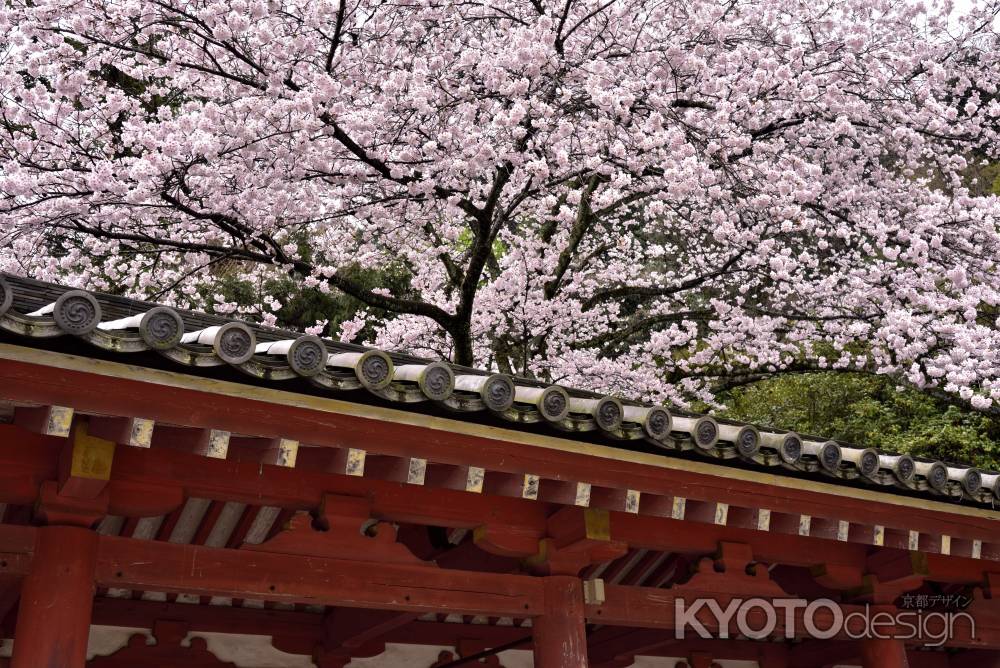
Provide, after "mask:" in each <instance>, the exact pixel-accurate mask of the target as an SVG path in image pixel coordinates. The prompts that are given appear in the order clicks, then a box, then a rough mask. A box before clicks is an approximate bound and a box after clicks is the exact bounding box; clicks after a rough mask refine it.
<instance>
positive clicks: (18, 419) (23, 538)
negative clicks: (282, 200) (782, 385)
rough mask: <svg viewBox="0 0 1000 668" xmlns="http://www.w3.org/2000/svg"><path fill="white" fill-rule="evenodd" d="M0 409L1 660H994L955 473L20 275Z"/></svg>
mask: <svg viewBox="0 0 1000 668" xmlns="http://www.w3.org/2000/svg"><path fill="white" fill-rule="evenodd" d="M0 422H2V424H0V639H3V641H2V643H3V644H2V645H0V666H2V667H3V668H7V667H8V666H10V667H11V668H56V667H58V668H84V666H92V667H93V668H121V667H125V666H129V667H131V666H154V667H156V666H184V667H186V668H201V667H206V668H207V667H212V666H241V667H243V668H268V667H272V666H287V667H289V668H297V667H305V666H317V667H318V668H340V667H342V666H348V665H351V666H394V665H399V666H407V667H409V666H414V667H415V668H430V666H438V667H444V666H457V665H492V666H507V668H515V667H520V666H525V667H526V666H531V665H534V666H537V667H539V668H580V667H583V666H588V665H589V666H593V667H595V668H605V667H607V668H611V667H622V668H624V667H625V666H631V665H636V666H648V667H653V666H665V667H670V668H673V667H674V666H684V665H686V666H689V667H690V668H711V667H713V666H717V667H721V668H751V667H756V666H759V667H760V668H820V667H832V666H863V667H864V668H901V667H903V666H910V667H911V668H947V667H951V668H954V667H963V668H964V667H966V666H968V667H973V668H976V667H984V668H990V667H993V666H1000V529H998V524H997V519H998V517H1000V515H998V513H997V511H996V510H994V505H995V504H996V503H997V500H998V499H1000V476H997V475H996V474H995V473H989V472H984V471H978V470H976V469H974V468H972V467H968V466H961V465H955V464H951V463H944V462H934V461H921V460H917V459H913V458H911V457H908V456H905V455H896V454H887V453H880V452H876V451H875V450H871V449H866V448H864V447H855V446H852V445H848V444H842V443H836V442H833V441H829V440H826V439H824V438H816V437H811V436H807V435H799V434H794V433H791V432H786V431H779V430H772V429H764V428H758V427H755V426H752V425H746V424H736V423H729V422H725V421H722V420H716V419H713V418H711V417H706V416H700V415H691V414H687V413H684V412H681V411H676V410H669V409H667V408H663V407H657V406H650V405H647V404H643V403H642V402H638V401H629V400H628V398H627V397H622V398H614V397H607V396H600V395H595V394H592V393H588V392H582V391H576V390H573V389H567V388H563V387H559V386H557V385H547V384H544V383H540V382H537V381H535V380H530V379H524V378H511V377H508V376H505V375H502V374H494V373H487V372H484V371H480V370H476V369H468V368H463V367H457V366H454V365H450V364H447V363H444V362H441V361H434V360H426V359H419V358H415V357H412V356H409V355H406V354H397V353H393V352H385V351H380V350H374V349H369V348H365V347H361V346H356V345H350V344H343V343H338V342H335V341H331V340H326V339H320V338H318V337H315V336H304V335H302V334H301V333H296V332H288V331H282V330H275V329H268V328H265V327H260V326H256V325H250V324H246V323H242V322H239V321H236V320H230V319H226V318H222V317H217V316H212V315H207V314H203V313H193V312H184V311H178V310H175V309H172V308H168V307H165V306H161V305H157V304H150V303H144V302H138V301H132V300H128V299H123V298H120V297H116V296H110V295H103V294H96V293H90V292H84V291H80V290H72V289H69V288H65V287H60V286H56V285H50V284H46V283H41V282H38V281H34V280H29V279H25V278H19V277H14V276H4V277H2V278H0ZM994 587H996V588H997V589H996V590H995V589H994ZM719 611H721V612H722V613H723V614H721V615H720V614H719ZM727 612H728V613H731V614H728V615H727V614H725V613H727ZM907 615H908V616H907ZM873 619H874V620H876V621H875V631H876V632H875V633H872V628H871V626H870V622H871V621H872V620H873ZM903 620H911V621H913V620H919V622H920V623H919V624H916V627H915V631H914V632H912V633H910V632H909V631H908V627H907V625H906V624H907V622H905V621H903ZM924 622H926V623H924ZM945 627H947V628H945ZM943 630H944V631H946V632H942V631H943Z"/></svg>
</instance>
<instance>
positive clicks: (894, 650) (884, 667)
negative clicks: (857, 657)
mask: <svg viewBox="0 0 1000 668" xmlns="http://www.w3.org/2000/svg"><path fill="white" fill-rule="evenodd" d="M861 663H862V665H863V666H864V668H910V663H909V662H908V661H907V659H906V646H905V645H904V644H903V641H902V640H893V639H892V638H866V639H865V640H862V641H861Z"/></svg>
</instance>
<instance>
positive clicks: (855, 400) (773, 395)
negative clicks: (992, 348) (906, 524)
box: [722, 372, 1000, 470]
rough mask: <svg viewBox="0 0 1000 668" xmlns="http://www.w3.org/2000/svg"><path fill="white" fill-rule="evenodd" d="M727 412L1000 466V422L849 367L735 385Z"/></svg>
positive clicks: (882, 445)
mask: <svg viewBox="0 0 1000 668" xmlns="http://www.w3.org/2000/svg"><path fill="white" fill-rule="evenodd" d="M725 399H726V410H725V411H724V412H723V413H722V416H724V417H728V418H732V419H737V420H745V421H747V422H754V423H757V424H761V425H768V426H774V427H782V428H785V429H792V430H794V431H797V432H799V433H801V434H813V435H818V436H822V437H825V438H833V439H836V440H839V441H843V442H846V443H852V444H855V445H859V446H865V447H873V448H877V449H879V450H883V451H886V452H907V453H910V454H912V455H915V456H922V457H930V458H934V459H941V460H944V461H947V462H962V463H968V464H973V465H976V466H980V467H982V468H985V469H994V470H995V469H997V468H1000V422H998V421H996V420H994V419H991V418H989V417H987V416H984V415H981V414H978V413H973V412H969V411H963V410H962V409H960V408H958V407H956V406H953V405H949V404H947V403H944V402H942V401H939V400H936V399H934V398H932V397H930V396H928V395H926V394H924V393H922V392H919V391H917V390H914V389H908V388H899V387H898V386H897V385H896V384H895V383H894V382H893V381H892V380H891V379H889V378H885V377H881V376H867V375H860V374H848V373H834V372H828V373H813V374H800V375H790V376H783V377H779V378H772V379H769V380H765V381H761V382H759V383H756V384H753V385H749V386H746V387H742V388H738V389H736V390H733V391H731V392H730V393H729V394H728V396H727V397H726V398H725Z"/></svg>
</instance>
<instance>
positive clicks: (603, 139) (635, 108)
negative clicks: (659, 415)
mask: <svg viewBox="0 0 1000 668" xmlns="http://www.w3.org/2000/svg"><path fill="white" fill-rule="evenodd" d="M949 13H950V6H949V5H947V4H943V5H930V6H924V5H923V4H921V3H912V2H895V1H889V0H874V1H873V0H818V1H814V2H801V1H792V2H788V1H786V0H684V1H683V2H680V1H677V0H662V1H658V0H641V1H639V0H618V1H615V0H610V1H608V0H604V1H600V0H598V1H594V0H558V2H557V1H556V0H532V1H529V2H518V1H513V0H496V1H495V2H492V3H481V2H456V3H445V2H437V1H435V0H422V1H406V0H399V1H398V2H385V1H383V0H378V1H375V0H360V1H348V0H344V2H343V3H340V2H336V1H332V0H197V1H194V0H192V1H186V2H185V1H181V0H31V1H30V2H27V1H24V0H9V1H8V2H6V3H3V5H2V6H0V33H2V34H3V35H4V36H5V40H3V43H2V44H0V226H2V227H0V235H2V236H0V240H2V242H3V249H2V250H0V269H3V270H5V271H12V272H17V273H24V274H28V275H32V276H36V277H41V278H48V279H55V280H59V281H62V282H72V283H75V284H78V285H81V286H86V287H91V288H96V289H105V290H114V291H119V292H125V293H129V294H132V295H137V296H154V297H156V298H158V299H160V300H162V301H168V302H171V303H175V304H178V305H181V306H193V307H198V308H208V309H212V310H214V311H215V312H220V313H231V314H233V317H248V318H251V317H252V318H259V319H261V320H262V321H263V322H265V323H268V324H274V323H276V322H279V318H280V317H281V309H282V308H283V306H284V305H283V304H282V303H281V302H280V301H279V300H277V299H275V298H274V296H273V295H263V296H262V297H261V298H259V299H255V300H253V303H242V302H238V301H235V300H232V299H229V298H227V297H226V296H225V295H224V294H223V293H222V292H220V291H219V290H218V289H217V286H218V284H219V282H220V281H221V280H223V279H233V277H235V278H236V279H238V280H240V281H245V282H249V283H252V284H253V283H257V284H263V282H265V281H267V280H271V279H275V278H281V279H283V280H291V281H293V282H294V284H295V285H296V286H297V290H300V291H306V292H308V291H319V292H322V293H330V294H344V295H349V296H350V297H351V298H353V299H355V300H357V301H358V302H360V303H361V304H363V305H365V307H364V308H362V309H361V310H359V311H358V312H357V313H356V314H355V316H354V317H353V318H349V319H347V320H345V321H343V322H339V323H332V324H328V323H323V322H320V323H318V324H317V326H316V330H317V331H318V330H320V329H322V328H323V326H324V325H326V327H327V333H328V334H330V335H332V336H334V337H341V338H343V339H353V338H354V337H356V336H357V335H358V333H359V331H361V327H362V325H364V324H365V323H366V322H368V323H370V322H372V321H373V319H375V318H377V328H376V330H375V333H374V334H373V335H372V340H371V341H369V343H372V344H374V345H378V346H382V347H385V348H390V349H407V350H411V351H414V352H418V353H429V354H434V355H445V356H448V357H450V358H451V359H452V360H453V361H454V362H456V363H459V364H477V365H485V366H488V367H491V368H498V369H500V370H502V371H506V372H510V373H517V374H529V375H534V376H537V377H541V378H545V379H547V380H549V381H552V382H560V383H565V384H568V385H575V386H583V387H589V388H593V389H596V390H601V391H606V392H613V393H620V394H624V395H629V396H641V397H644V398H648V399H651V400H657V401H670V402H677V403H682V404H683V403H685V402H688V401H690V400H692V399H694V398H697V399H701V400H707V401H711V400H712V399H713V397H714V396H715V393H717V392H718V391H719V390H722V389H726V388H728V387H733V386H735V385H739V384H743V383H749V382H753V381H755V380H757V379H760V378H764V377H767V376H770V375H773V374H777V373H787V372H803V371H809V370H817V369H828V370H843V371H861V372H866V373H877V374H887V375H890V376H892V377H894V378H896V379H898V381H899V382H901V383H904V384H909V385H911V386H914V387H918V388H921V389H923V390H925V391H927V392H930V393H933V394H936V395H937V396H941V397H947V398H948V399H949V400H951V401H954V402H956V403H958V404H961V405H965V406H967V407H972V408H974V409H976V410H980V411H986V412H994V413H1000V326H998V315H1000V272H998V266H997V261H998V258H1000V229H998V223H1000V218H998V216H1000V201H998V198H997V197H996V196H995V195H989V194H983V193H985V192H987V189H986V188H983V187H982V184H977V183H975V178H974V177H973V176H970V174H973V173H975V171H976V169H978V168H980V167H982V165H983V164H985V163H986V162H988V161H995V160H996V159H998V158H1000V155H998V153H1000V132H998V130H1000V98H998V85H1000V41H998V34H997V20H996V18H997V16H998V14H1000V3H998V2H997V1H996V0H981V1H980V3H979V5H978V6H976V7H974V8H973V9H971V10H970V11H968V12H966V13H964V14H963V15H962V17H960V18H956V17H954V16H949ZM387 270H391V273H392V274H393V275H394V276H397V277H398V276H402V277H404V279H405V280H403V281H402V282H400V281H395V282H392V283H391V284H390V282H388V281H385V282H384V283H379V281H378V280H375V282H374V284H373V283H372V281H371V280H360V279H359V278H358V276H359V275H360V274H361V273H364V272H376V273H375V274H371V273H369V274H366V275H368V276H369V277H370V276H371V275H374V276H376V277H378V276H381V275H383V274H379V273H378V272H383V273H384V272H386V271H387ZM331 330H332V331H331Z"/></svg>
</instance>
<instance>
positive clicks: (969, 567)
mask: <svg viewBox="0 0 1000 668" xmlns="http://www.w3.org/2000/svg"><path fill="white" fill-rule="evenodd" d="M65 442H66V441H65V439H59V438H53V437H45V436H39V435H37V434H32V433H29V432H26V431H24V430H22V429H20V428H18V427H15V426H12V425H0V503H2V502H6V503H15V504H21V505H31V504H33V503H34V502H35V500H36V499H37V498H38V494H39V489H40V486H41V482H42V481H44V480H46V479H56V478H57V475H58V462H59V455H60V452H61V450H62V448H63V445H64V443H65ZM108 493H109V495H110V501H109V503H108V511H109V512H110V513H112V514H116V515H124V516H131V517H137V516H141V517H150V516H157V515H164V514H168V513H170V512H171V511H173V510H176V509H177V508H179V507H180V506H181V504H182V503H183V501H184V498H185V494H188V495H190V496H192V497H197V498H209V499H214V500H219V501H241V502H244V503H250V504H261V505H273V506H279V507H284V508H290V509H302V510H313V509H316V508H317V507H318V506H319V505H320V503H321V500H322V498H323V495H324V494H326V493H335V494H341V495H344V496H353V497H360V498H366V499H369V501H370V507H371V513H372V515H373V516H374V517H377V518H380V519H385V520H388V521H393V522H407V523H410V522H412V523H417V524H426V525H430V526H452V527H460V528H476V527H480V526H487V527H495V528H497V529H500V530H509V532H512V535H514V534H516V535H517V536H520V538H521V540H520V542H519V545H521V546H522V547H521V548H520V549H523V550H524V552H523V553H520V555H519V556H522V557H526V556H532V555H531V554H530V551H531V549H532V546H535V545H537V540H538V539H540V538H541V537H543V536H545V535H546V532H547V525H548V524H551V522H549V521H548V520H547V518H546V513H547V512H549V508H550V507H549V506H547V505H546V504H543V503H539V502H535V501H529V500H524V499H513V498H506V497H492V496H487V495H483V494H472V493H467V492H460V491H454V490H448V489H431V488H427V487H422V486H417V485H400V484H396V483H390V482H386V481H381V480H372V479H367V478H358V477H354V476H346V475H336V474H330V473H324V472H319V471H309V470H303V469H297V468H296V469H292V468H287V467H281V466H267V465H264V466H261V465H260V464H257V463H252V462H240V461H228V460H221V459H211V458H207V457H199V456H196V455H192V454H189V453H184V452H176V451H173V450H170V449H164V450H158V449H156V448H153V449H144V448H118V449H117V450H116V453H115V463H114V466H113V468H112V471H111V479H110V481H109V482H108ZM562 512H563V513H564V514H566V513H569V514H575V515H579V517H581V518H582V517H583V516H584V515H585V513H586V512H587V510H586V509H583V508H572V507H565V508H564V510H563V511H562ZM608 518H609V523H608V526H609V531H610V534H609V535H610V538H611V539H612V540H614V541H620V542H622V543H626V544H628V545H629V546H630V547H633V548H645V549H650V550H657V551H664V552H673V553H686V554H694V555H699V554H706V553H712V552H714V551H715V549H716V548H717V546H718V544H719V543H720V542H734V543H744V544H746V545H749V546H750V548H751V550H752V552H753V554H754V557H755V558H756V559H758V560H760V561H764V562H767V563H781V564H792V565H801V566H813V565H820V564H822V565H823V566H824V567H825V568H826V569H827V570H829V569H830V568H834V567H838V566H840V567H844V568H843V569H841V570H844V569H846V570H845V571H844V572H849V573H850V574H851V579H854V578H856V577H860V575H861V574H863V573H865V572H867V569H868V566H869V552H872V551H873V550H875V549H876V548H872V547H870V546H864V545H859V544H854V543H843V542H840V541H834V540H827V539H819V538H812V537H803V536H793V535H787V534H776V533H768V532H762V531H752V530H749V529H742V528H737V527H728V526H720V525H716V524H707V523H696V522H686V521H680V520H672V519H669V518H663V517H651V516H637V515H634V514H632V513H622V512H611V513H608ZM879 552H880V553H882V554H890V553H891V554H897V555H899V556H900V558H901V559H902V561H905V562H906V563H907V564H909V563H910V562H911V560H910V557H909V556H908V555H909V553H907V552H906V551H905V550H893V549H891V548H884V549H882V550H880V551H879ZM921 560H922V562H923V563H924V567H925V568H926V577H927V579H930V580H935V581H940V582H950V583H962V584H974V583H978V582H981V581H982V579H983V572H984V571H985V570H988V569H989V568H990V567H991V564H992V563H993V562H989V561H983V560H977V559H970V558H965V557H949V556H944V555H933V554H932V555H925V556H921ZM897 561H900V560H899V559H897ZM879 563H880V564H883V563H888V560H887V559H881V560H880V561H879ZM880 568H881V567H880ZM883 570H885V569H884V568H881V570H880V571H879V574H880V577H881V576H882V571H883ZM897 570H898V569H897ZM885 572H886V573H888V572H889V571H885ZM860 584H861V582H860V581H857V582H855V583H854V584H853V585H852V584H851V583H850V582H848V581H844V582H843V587H844V588H847V587H850V586H858V585H860Z"/></svg>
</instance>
